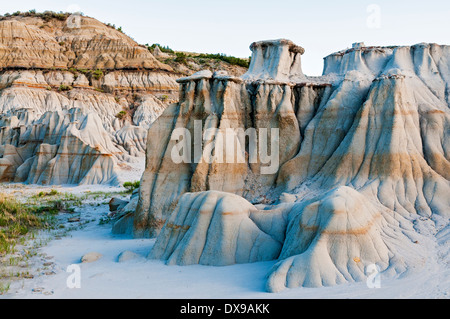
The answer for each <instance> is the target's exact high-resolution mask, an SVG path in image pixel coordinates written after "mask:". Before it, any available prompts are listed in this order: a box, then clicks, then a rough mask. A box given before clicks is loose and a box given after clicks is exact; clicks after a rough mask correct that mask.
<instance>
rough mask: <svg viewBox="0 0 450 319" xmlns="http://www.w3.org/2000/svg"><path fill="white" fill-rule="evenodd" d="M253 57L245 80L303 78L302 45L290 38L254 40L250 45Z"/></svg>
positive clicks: (243, 76)
mask: <svg viewBox="0 0 450 319" xmlns="http://www.w3.org/2000/svg"><path fill="white" fill-rule="evenodd" d="M250 50H252V59H251V62H250V66H249V69H248V71H247V73H245V74H244V75H242V79H244V80H252V81H254V80H273V81H280V82H289V81H293V80H298V79H302V78H304V77H305V76H304V75H303V72H302V66H301V58H300V57H301V55H302V54H303V53H304V52H305V49H303V48H302V47H301V46H298V45H296V44H294V43H293V42H292V41H290V40H286V39H278V40H267V41H259V42H253V43H252V44H251V45H250Z"/></svg>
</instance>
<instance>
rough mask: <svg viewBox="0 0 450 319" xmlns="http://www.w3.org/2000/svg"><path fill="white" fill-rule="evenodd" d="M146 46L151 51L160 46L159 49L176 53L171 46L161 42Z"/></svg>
mask: <svg viewBox="0 0 450 319" xmlns="http://www.w3.org/2000/svg"><path fill="white" fill-rule="evenodd" d="M145 46H146V47H147V49H148V50H149V51H150V52H153V50H155V48H156V47H157V46H158V47H159V49H160V50H161V52H165V53H172V54H174V53H175V51H173V50H172V49H171V48H169V46H163V45H161V44H159V43H153V44H152V45H148V44H146V45H145Z"/></svg>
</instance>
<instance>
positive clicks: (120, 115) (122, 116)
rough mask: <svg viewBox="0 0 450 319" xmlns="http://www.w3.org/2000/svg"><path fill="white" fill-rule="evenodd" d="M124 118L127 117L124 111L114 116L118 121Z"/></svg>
mask: <svg viewBox="0 0 450 319" xmlns="http://www.w3.org/2000/svg"><path fill="white" fill-rule="evenodd" d="M126 116H127V112H126V111H120V112H119V113H117V114H116V117H117V118H118V119H119V120H123V119H124V118H125V117H126Z"/></svg>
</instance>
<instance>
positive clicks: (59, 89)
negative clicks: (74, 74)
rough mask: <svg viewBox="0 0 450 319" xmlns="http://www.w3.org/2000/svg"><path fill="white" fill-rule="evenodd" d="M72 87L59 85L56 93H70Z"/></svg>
mask: <svg viewBox="0 0 450 319" xmlns="http://www.w3.org/2000/svg"><path fill="white" fill-rule="evenodd" d="M70 90H72V87H71V86H70V85H65V84H61V85H60V86H59V88H58V91H70Z"/></svg>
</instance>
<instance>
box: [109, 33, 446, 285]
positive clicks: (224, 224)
mask: <svg viewBox="0 0 450 319" xmlns="http://www.w3.org/2000/svg"><path fill="white" fill-rule="evenodd" d="M251 49H252V50H253V55H252V64H253V65H252V66H251V67H250V68H249V71H248V73H247V74H246V75H244V76H242V77H241V78H237V77H232V76H228V75H227V74H225V73H221V72H216V73H214V74H212V73H211V72H200V73H198V74H194V75H193V76H191V77H188V78H182V79H179V80H178V82H179V83H180V98H179V100H180V102H179V104H178V105H172V106H171V107H168V108H167V109H166V110H165V111H164V112H163V114H162V115H161V116H160V117H159V118H158V119H157V120H156V121H155V122H154V123H153V125H152V126H151V128H150V130H149V134H151V135H152V136H153V137H155V139H149V140H148V142H147V154H146V156H147V162H146V164H147V165H146V170H145V172H144V174H143V177H142V180H141V188H140V193H139V200H138V204H137V210H136V212H135V213H134V215H130V214H128V215H127V218H126V219H124V220H119V221H118V222H117V223H116V225H115V229H116V230H119V229H120V232H129V233H132V234H134V236H157V240H156V243H155V246H154V247H153V249H152V250H151V252H150V254H149V257H150V258H160V259H163V260H166V262H167V263H170V264H173V263H175V264H181V265H184V264H192V263H201V264H207V265H228V264H232V263H240V262H253V261H259V260H270V259H277V260H278V262H277V263H276V264H275V266H274V267H273V268H272V269H271V271H270V272H269V274H268V280H267V290H268V291H280V290H281V289H283V288H285V287H297V286H308V287H317V286H322V285H334V284H339V283H344V282H352V281H361V280H363V279H364V278H366V276H367V274H368V273H367V269H368V268H371V267H378V269H379V270H380V271H381V272H382V274H385V275H396V274H402V273H405V272H410V271H412V270H413V269H415V268H418V267H419V266H420V265H423V263H424V260H425V259H426V251H425V250H426V249H425V248H424V246H422V245H421V244H420V243H421V242H422V240H421V235H419V234H418V233H417V232H416V231H415V230H414V227H413V226H414V223H413V221H414V219H416V218H417V217H419V216H421V217H423V218H430V219H431V220H434V221H436V222H437V221H439V223H438V224H439V225H441V226H442V225H444V227H445V225H447V224H448V219H449V211H450V199H449V197H448V196H447V194H450V180H449V179H450V177H449V175H448V168H449V163H450V139H449V136H448V132H449V129H450V122H449V120H450V112H449V107H450V104H449V99H448V96H449V94H448V93H449V85H450V84H449V83H450V77H449V65H450V61H449V58H450V47H449V46H445V45H437V44H417V45H414V46H398V47H365V46H364V45H363V44H356V45H354V46H353V48H352V49H349V50H346V51H342V52H338V53H335V54H332V55H330V56H328V57H326V58H325V65H324V74H323V76H321V77H308V76H304V75H303V74H301V72H300V71H299V70H301V68H300V67H298V66H296V63H295V61H297V60H296V59H297V57H299V56H300V54H301V53H302V50H300V49H299V47H297V46H295V45H293V44H292V43H291V42H290V41H287V40H276V41H268V42H257V43H256V44H253V45H252V46H251ZM261 59H262V60H261ZM275 62H276V63H279V65H276V64H273V63H275ZM277 70H283V71H282V72H281V71H280V72H278V71H277ZM286 70H292V72H293V73H292V74H291V73H289V72H290V71H289V72H288V73H286V72H287V71H286ZM230 128H234V129H235V130H234V132H236V131H239V130H241V131H244V132H247V133H248V134H247V135H244V139H239V138H237V139H233V141H234V144H233V145H234V147H233V148H228V147H224V145H226V143H224V136H226V137H228V135H227V133H226V132H227V129H230ZM273 129H275V130H273ZM232 131H233V130H232ZM231 135H232V134H231ZM271 136H275V137H276V138H275V139H271V138H270V137H271ZM232 137H233V138H235V136H234V135H232ZM264 137H265V138H264ZM225 140H226V138H225ZM255 145H256V146H255ZM236 149H239V150H241V151H240V152H236V151H235V150H236ZM213 150H214V151H213ZM218 155H222V160H221V158H220V156H219V157H218ZM228 155H229V158H230V159H231V160H230V161H224V160H223V158H228V157H227V156H228ZM239 155H240V156H241V157H239ZM242 159H244V160H243V161H242ZM272 164H273V165H272ZM273 167H275V170H273V169H272V168H273ZM441 226H439V227H441ZM419 239H420V240H419ZM263 247H265V249H263Z"/></svg>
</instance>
